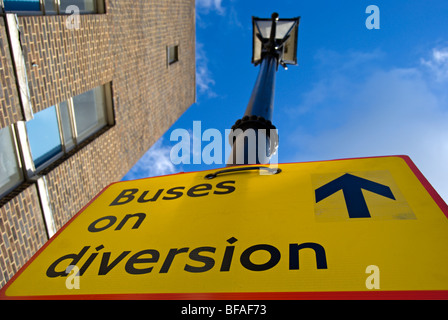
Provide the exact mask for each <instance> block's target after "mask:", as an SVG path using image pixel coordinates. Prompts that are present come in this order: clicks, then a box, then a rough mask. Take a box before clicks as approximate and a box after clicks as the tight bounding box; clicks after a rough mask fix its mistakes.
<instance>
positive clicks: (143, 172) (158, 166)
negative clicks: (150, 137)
mask: <svg viewBox="0 0 448 320" xmlns="http://www.w3.org/2000/svg"><path fill="white" fill-rule="evenodd" d="M170 150H171V147H169V146H164V145H163V139H160V140H159V141H157V142H156V143H155V144H154V145H153V146H152V147H151V149H149V150H148V151H147V152H146V153H145V155H144V156H143V157H142V158H141V159H140V160H139V161H138V162H137V164H136V165H135V166H134V167H133V168H132V169H131V170H130V171H129V172H128V173H127V174H126V176H125V177H124V178H123V180H133V179H142V178H145V177H156V176H163V175H167V174H173V173H176V172H178V170H177V169H176V167H175V166H174V164H173V163H172V162H171V160H170Z"/></svg>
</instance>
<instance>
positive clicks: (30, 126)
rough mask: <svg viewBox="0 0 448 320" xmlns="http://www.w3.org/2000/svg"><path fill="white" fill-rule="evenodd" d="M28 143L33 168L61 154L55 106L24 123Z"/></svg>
mask: <svg viewBox="0 0 448 320" xmlns="http://www.w3.org/2000/svg"><path fill="white" fill-rule="evenodd" d="M26 131H27V133H28V141H29V145H30V149H31V155H32V157H33V161H34V165H35V167H36V168H37V167H40V166H42V165H43V164H44V163H46V162H47V161H49V160H51V159H52V158H54V157H55V156H57V155H59V154H60V153H61V152H62V143H61V139H60V134H59V122H58V117H57V114H56V106H52V107H50V108H47V109H45V110H43V111H41V112H38V113H36V114H35V115H34V119H33V120H30V121H28V122H27V123H26Z"/></svg>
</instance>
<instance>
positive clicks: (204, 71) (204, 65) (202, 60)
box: [196, 42, 217, 97]
mask: <svg viewBox="0 0 448 320" xmlns="http://www.w3.org/2000/svg"><path fill="white" fill-rule="evenodd" d="M196 85H197V88H198V91H199V94H201V95H206V96H208V97H216V96H217V95H216V93H215V92H214V91H213V89H212V87H213V86H214V85H215V80H213V76H212V73H211V71H210V69H209V67H208V58H207V55H206V53H205V50H204V45H203V44H202V43H200V42H196Z"/></svg>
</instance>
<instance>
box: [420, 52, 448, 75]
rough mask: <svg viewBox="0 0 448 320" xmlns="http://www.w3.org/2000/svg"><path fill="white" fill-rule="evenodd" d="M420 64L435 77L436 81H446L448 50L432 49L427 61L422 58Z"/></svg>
mask: <svg viewBox="0 0 448 320" xmlns="http://www.w3.org/2000/svg"><path fill="white" fill-rule="evenodd" d="M420 62H421V63H422V65H424V66H426V67H427V68H428V69H429V70H430V71H431V72H432V73H433V74H434V75H435V77H436V79H437V81H444V80H448V48H441V49H439V48H434V49H433V50H432V55H431V56H430V57H429V59H428V60H426V59H424V58H422V59H421V60H420Z"/></svg>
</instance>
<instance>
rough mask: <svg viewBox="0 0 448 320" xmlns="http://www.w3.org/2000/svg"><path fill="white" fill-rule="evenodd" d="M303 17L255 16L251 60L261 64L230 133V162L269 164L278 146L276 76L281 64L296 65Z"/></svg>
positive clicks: (233, 163) (228, 162)
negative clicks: (240, 116)
mask: <svg viewBox="0 0 448 320" xmlns="http://www.w3.org/2000/svg"><path fill="white" fill-rule="evenodd" d="M299 22H300V17H297V18H293V19H279V15H278V13H273V14H272V16H271V18H270V19H261V18H256V17H252V24H253V47H252V49H253V50H252V63H253V64H254V65H255V66H257V65H260V71H259V73H258V77H257V80H256V82H255V85H254V88H253V91H252V95H251V97H250V100H249V103H248V105H247V108H246V112H245V113H244V116H243V118H242V119H239V120H237V121H236V123H235V124H234V125H233V127H232V132H231V134H230V136H229V142H230V144H231V145H232V151H231V154H230V157H229V159H228V161H227V166H233V165H238V164H266V163H268V162H269V160H270V158H271V156H272V155H274V154H275V152H276V151H277V147H278V135H277V130H276V127H275V126H274V125H273V124H272V114H273V110H274V92H275V77H276V73H277V70H278V66H279V65H281V66H283V67H284V68H285V69H287V65H297V36H298V28H299Z"/></svg>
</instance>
